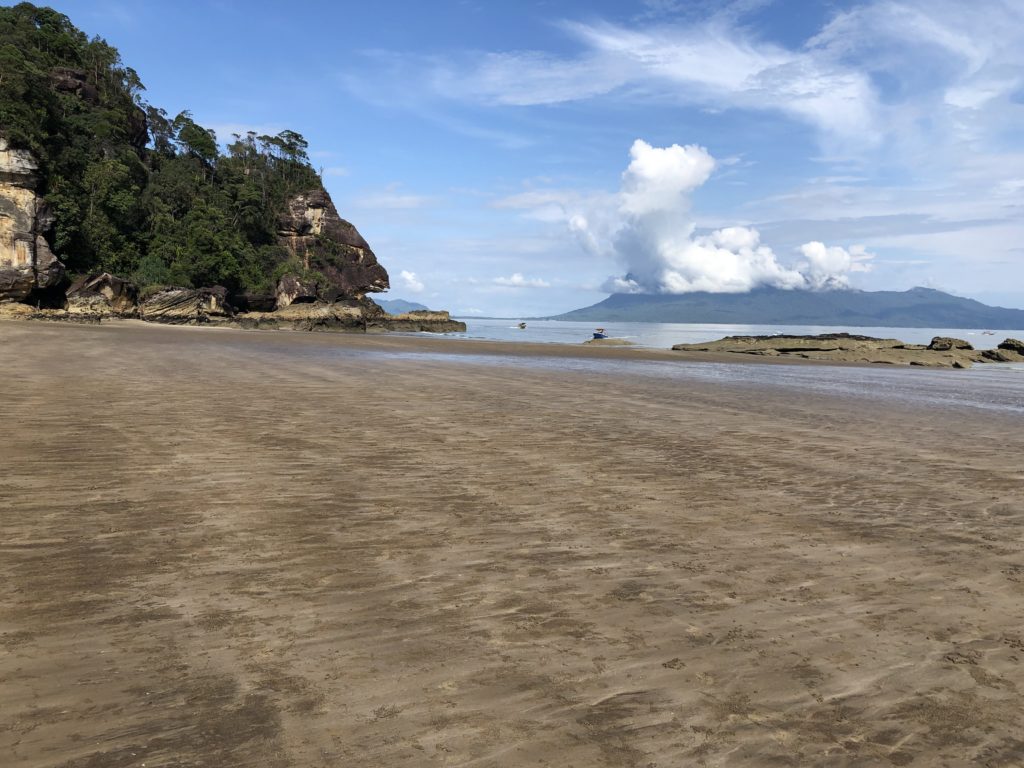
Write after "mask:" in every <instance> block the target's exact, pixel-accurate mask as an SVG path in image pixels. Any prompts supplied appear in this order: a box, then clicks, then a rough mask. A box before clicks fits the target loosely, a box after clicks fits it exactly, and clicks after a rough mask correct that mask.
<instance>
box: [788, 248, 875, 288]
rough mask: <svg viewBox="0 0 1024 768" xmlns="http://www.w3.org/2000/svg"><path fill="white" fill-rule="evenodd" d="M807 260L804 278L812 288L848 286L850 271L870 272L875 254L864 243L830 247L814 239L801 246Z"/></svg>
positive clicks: (804, 267)
mask: <svg viewBox="0 0 1024 768" xmlns="http://www.w3.org/2000/svg"><path fill="white" fill-rule="evenodd" d="M800 252H801V253H802V254H803V255H804V258H805V259H806V261H805V262H804V263H803V265H802V272H803V275H804V279H805V280H806V281H807V283H808V285H810V287H811V288H817V289H822V288H847V287H849V284H850V281H849V278H848V274H849V273H850V272H868V271H870V270H871V264H870V263H869V261H870V260H871V259H873V258H874V256H873V255H872V254H870V253H868V252H867V251H866V250H865V248H864V246H863V245H853V246H850V249H849V250H847V249H845V248H842V247H840V246H832V247H831V248H829V247H828V246H826V245H825V244H824V243H820V242H818V241H816V240H815V241H812V242H810V243H804V244H803V245H801V246H800Z"/></svg>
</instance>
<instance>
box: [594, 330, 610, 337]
mask: <svg viewBox="0 0 1024 768" xmlns="http://www.w3.org/2000/svg"><path fill="white" fill-rule="evenodd" d="M594 338H595V339H607V338H608V334H607V333H605V332H604V328H595V329H594Z"/></svg>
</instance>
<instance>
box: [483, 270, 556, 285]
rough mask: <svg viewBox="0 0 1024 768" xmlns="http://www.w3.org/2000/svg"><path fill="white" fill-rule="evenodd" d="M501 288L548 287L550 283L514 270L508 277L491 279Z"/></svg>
mask: <svg viewBox="0 0 1024 768" xmlns="http://www.w3.org/2000/svg"><path fill="white" fill-rule="evenodd" d="M491 282H492V283H494V284H495V285H500V286H502V287H503V288H550V287H551V283H549V282H547V281H545V280H541V279H540V278H538V277H534V278H529V277H524V276H523V274H522V273H521V272H516V273H514V274H513V275H511V276H510V277H496V278H494V280H492V281H491Z"/></svg>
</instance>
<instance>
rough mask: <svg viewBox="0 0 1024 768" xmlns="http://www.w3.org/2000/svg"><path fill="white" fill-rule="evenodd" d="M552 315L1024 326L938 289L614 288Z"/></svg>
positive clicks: (1010, 313)
mask: <svg viewBox="0 0 1024 768" xmlns="http://www.w3.org/2000/svg"><path fill="white" fill-rule="evenodd" d="M550 319H552V320H582V321H587V322H597V323H601V322H612V321H625V322H650V323H725V324H742V325H832V326H844V327H845V326H881V327H894V328H1002V329H1017V328H1020V329H1024V310H1021V309H1005V308H1003V307H990V306H987V305H985V304H982V303H981V302H979V301H975V300H973V299H962V298H960V297H958V296H951V295H950V294H948V293H943V292H942V291H936V290H933V289H931V288H912V289H911V290H909V291H854V290H841V291H786V290H782V289H779V288H759V289H757V290H754V291H750V292H749V293H705V292H700V293H684V294H651V295H648V294H625V293H617V294H612V295H611V296H609V297H608V298H607V299H605V300H604V301H601V302H598V303H597V304H594V305H593V306H590V307H584V308H582V309H575V310H573V311H571V312H566V313H565V314H563V315H557V316H555V317H552V318H550Z"/></svg>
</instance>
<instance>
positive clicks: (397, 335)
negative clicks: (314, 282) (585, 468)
mask: <svg viewBox="0 0 1024 768" xmlns="http://www.w3.org/2000/svg"><path fill="white" fill-rule="evenodd" d="M5 323H12V324H19V325H21V324H39V325H42V326H54V325H60V326H66V327H71V328H76V327H77V328H106V329H110V328H129V329H136V330H140V331H141V330H142V329H144V328H145V329H154V330H155V329H165V330H171V331H172V332H174V331H193V332H217V333H219V334H227V333H234V334H241V336H240V337H239V338H242V337H244V336H249V335H252V334H260V335H268V336H271V337H272V336H280V335H283V336H282V337H283V338H289V339H303V338H308V339H310V341H309V343H311V344H314V345H316V344H322V345H327V346H329V345H330V344H331V342H330V339H336V340H342V339H343V340H344V343H346V344H348V343H351V344H353V345H355V346H361V345H365V346H367V347H369V348H379V349H395V350H396V351H403V348H404V347H407V346H412V345H415V344H418V343H422V344H423V345H427V346H432V347H433V348H432V351H435V352H441V353H444V354H488V355H495V356H508V357H566V358H592V359H607V360H647V361H661V362H665V361H679V362H695V363H727V364H737V365H790V366H829V367H843V368H876V369H877V368H880V367H883V366H880V365H878V364H875V363H866V362H851V361H841V360H813V359H804V358H796V357H785V358H782V357H767V356H754V355H742V354H735V353H729V352H697V351H692V352H691V351H688V352H678V351H673V350H672V349H662V348H655V347H644V346H641V345H628V346H600V345H588V344H586V343H585V342H584V341H581V342H579V343H567V342H561V341H546V342H528V341H511V340H490V339H468V338H453V337H451V336H448V335H447V334H443V333H437V334H434V333H428V332H423V333H406V332H401V331H378V332H369V333H362V332H339V331H322V332H317V331H312V332H311V331H297V330H290V329H262V328H239V327H236V326H228V325H213V324H211V325H176V324H167V323H154V322H147V321H144V320H137V319H121V318H109V319H104V320H103V321H102V322H99V323H82V322H75V321H69V320H63V319H60V320H43V319H38V318H25V319H22V318H0V327H3V324H5ZM335 343H338V341H336V342H335ZM986 365H1000V364H999V363H990V364H986ZM884 367H886V368H894V369H899V370H904V369H909V368H910V366H884ZM915 367H916V366H915ZM922 370H933V371H934V370H945V369H944V368H931V367H922Z"/></svg>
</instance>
